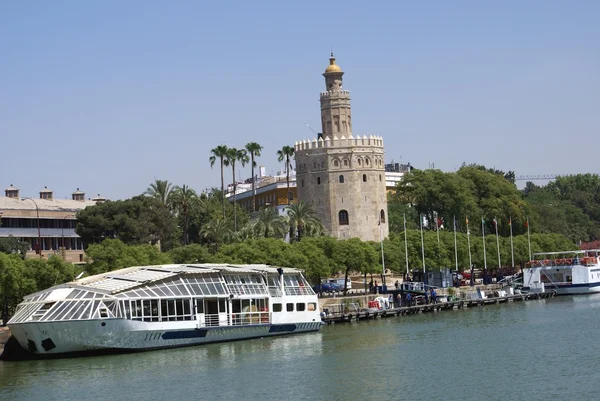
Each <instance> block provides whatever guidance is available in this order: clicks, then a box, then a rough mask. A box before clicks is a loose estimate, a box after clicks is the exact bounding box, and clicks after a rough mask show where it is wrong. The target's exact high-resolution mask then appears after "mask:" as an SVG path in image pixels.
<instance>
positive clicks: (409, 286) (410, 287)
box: [400, 281, 428, 292]
mask: <svg viewBox="0 0 600 401" xmlns="http://www.w3.org/2000/svg"><path fill="white" fill-rule="evenodd" d="M427 287H428V286H427V284H425V283H422V282H416V281H406V282H404V283H402V284H400V289H401V290H403V291H420V292H425V288H427Z"/></svg>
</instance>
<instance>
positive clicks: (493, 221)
mask: <svg viewBox="0 0 600 401" xmlns="http://www.w3.org/2000/svg"><path fill="white" fill-rule="evenodd" d="M492 223H494V227H496V225H497V224H498V222H497V221H496V218H495V217H494V220H492Z"/></svg>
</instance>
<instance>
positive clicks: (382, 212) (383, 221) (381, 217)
mask: <svg viewBox="0 0 600 401" xmlns="http://www.w3.org/2000/svg"><path fill="white" fill-rule="evenodd" d="M379 222H381V223H385V211H384V210H383V209H381V212H380V213H379Z"/></svg>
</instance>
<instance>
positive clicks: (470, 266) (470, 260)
mask: <svg viewBox="0 0 600 401" xmlns="http://www.w3.org/2000/svg"><path fill="white" fill-rule="evenodd" d="M465 220H466V222H467V247H468V248H469V269H470V271H471V280H469V281H470V282H471V283H474V279H473V261H472V259H471V232H470V231H469V218H468V217H467V218H466V219H465ZM471 285H473V284H471Z"/></svg>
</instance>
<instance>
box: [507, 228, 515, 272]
mask: <svg viewBox="0 0 600 401" xmlns="http://www.w3.org/2000/svg"><path fill="white" fill-rule="evenodd" d="M508 226H509V227H510V263H511V273H512V274H514V273H515V251H514V248H513V236H512V217H509V218H508Z"/></svg>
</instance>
